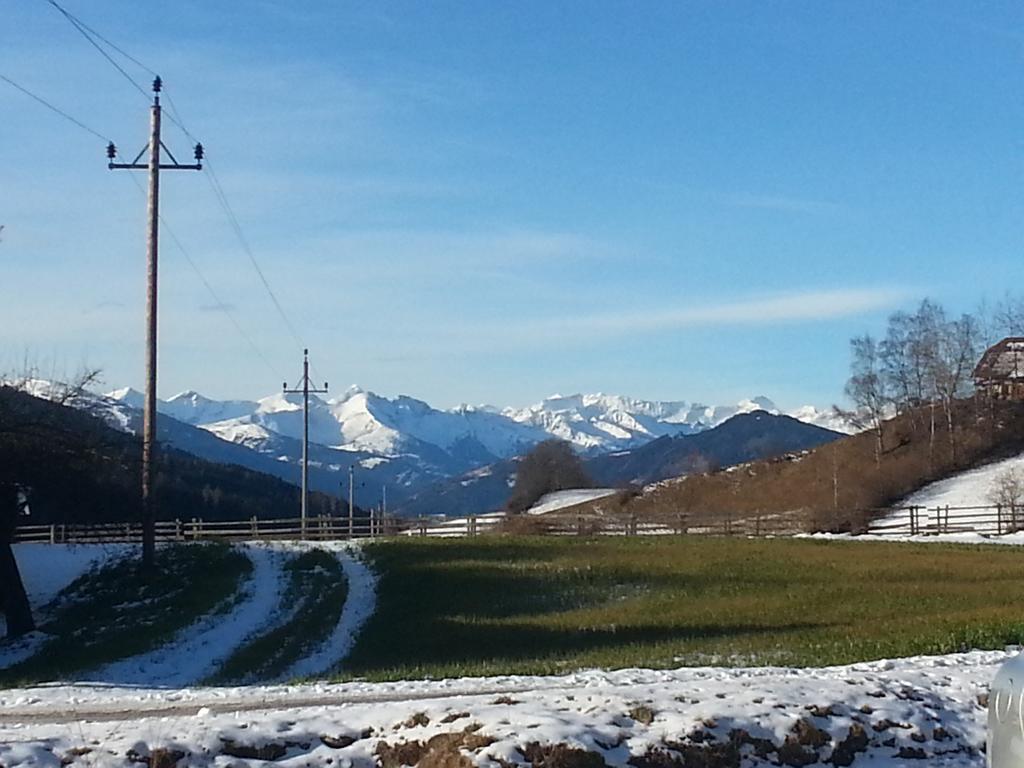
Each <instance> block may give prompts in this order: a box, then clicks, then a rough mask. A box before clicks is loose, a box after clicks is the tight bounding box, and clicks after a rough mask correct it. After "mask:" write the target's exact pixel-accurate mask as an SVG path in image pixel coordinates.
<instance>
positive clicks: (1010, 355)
mask: <svg viewBox="0 0 1024 768" xmlns="http://www.w3.org/2000/svg"><path fill="white" fill-rule="evenodd" d="M974 386H975V387H976V388H977V390H978V392H979V393H981V394H985V395H988V396H989V397H993V398H998V399H1003V400H1024V337H1021V336H1010V337H1008V338H1005V339H1003V340H1002V341H1000V342H999V343H998V344H993V345H992V346H991V347H989V348H988V349H986V350H985V354H984V355H982V356H981V360H980V361H978V365H977V366H976V367H975V369H974Z"/></svg>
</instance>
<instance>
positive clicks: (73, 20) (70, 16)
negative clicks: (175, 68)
mask: <svg viewBox="0 0 1024 768" xmlns="http://www.w3.org/2000/svg"><path fill="white" fill-rule="evenodd" d="M47 2H48V3H50V5H52V6H53V7H54V8H56V9H57V10H58V11H60V12H61V13H62V14H64V16H65V17H67V19H68V21H70V22H71V23H73V24H75V25H77V26H80V27H82V28H83V29H85V30H86V31H87V32H89V33H90V34H91V35H92V36H93V37H97V38H99V39H100V40H101V41H103V42H104V43H106V44H107V45H108V46H109V47H111V48H113V49H114V50H115V51H117V52H118V53H119V54H121V55H122V56H124V57H125V58H126V59H128V61H130V62H131V63H132V64H134V65H135V66H137V67H139V68H140V69H143V70H145V71H146V72H148V73H149V74H150V75H152V76H153V77H159V75H158V74H157V73H156V72H154V71H153V70H152V69H150V68H149V67H147V66H146V65H145V64H143V63H142V62H141V61H139V60H138V59H136V58H135V57H134V56H132V55H131V54H130V53H128V52H127V51H126V50H124V49H123V48H120V47H118V46H117V45H116V44H115V43H112V42H111V41H110V40H109V39H107V38H106V37H104V36H103V35H101V34H100V33H99V32H97V31H96V30H95V29H93V28H92V27H90V26H89V25H88V24H86V23H85V22H84V21H82V20H81V19H80V18H78V17H77V16H75V15H74V14H73V13H71V12H70V11H67V10H65V9H64V8H62V7H61V6H60V5H58V4H57V3H56V2H54V0H47Z"/></svg>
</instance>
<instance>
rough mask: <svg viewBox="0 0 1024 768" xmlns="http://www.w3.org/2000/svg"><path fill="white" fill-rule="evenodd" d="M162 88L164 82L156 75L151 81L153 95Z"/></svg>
mask: <svg viewBox="0 0 1024 768" xmlns="http://www.w3.org/2000/svg"><path fill="white" fill-rule="evenodd" d="M163 87H164V81H163V80H161V79H160V75H157V76H156V77H155V78H154V79H153V93H160V90H161V89H162V88H163Z"/></svg>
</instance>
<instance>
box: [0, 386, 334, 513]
mask: <svg viewBox="0 0 1024 768" xmlns="http://www.w3.org/2000/svg"><path fill="white" fill-rule="evenodd" d="M140 460H141V445H140V443H139V441H138V439H137V438H136V437H134V436H132V435H129V434H125V433H122V432H119V431H117V430H114V429H112V428H110V427H108V426H107V425H106V424H104V423H103V421H102V420H101V419H99V418H96V417H94V416H92V415H90V414H88V413H86V412H83V411H81V410H79V409H76V408H72V407H68V406H66V405H61V404H59V403H55V402H50V401H47V400H43V399H40V398H36V397H33V396H31V395H28V394H26V393H24V392H21V391H18V390H16V389H12V388H10V387H0V481H6V482H17V483H22V484H25V485H28V486H30V487H31V488H32V494H31V509H32V517H31V522H33V523H40V524H42V523H50V522H60V523H64V522H66V523H72V522H92V521H118V520H129V519H137V518H138V515H139V510H138V503H139V501H138V500H139V487H140V484H141V473H140ZM156 491H157V509H158V513H157V514H158V517H159V518H160V519H173V518H191V517H202V518H204V519H241V518H247V517H252V516H253V515H255V516H257V517H261V518H266V517H293V516H297V515H298V502H299V489H298V488H296V487H295V486H293V485H290V484H289V483H286V482H284V481H282V480H279V479H277V478H274V477H270V476H269V475H264V474H261V473H258V472H253V471H251V470H247V469H243V468H241V467H238V466H234V465H228V464H215V463H213V462H209V461H204V460H203V459H199V458H196V457H195V456H192V455H189V454H187V453H183V452H181V451H176V450H170V449H167V450H161V451H159V452H158V454H157V480H156ZM341 508H342V506H341V502H340V500H338V499H332V498H331V497H328V496H326V495H325V494H319V493H313V494H311V497H310V509H311V512H312V513H313V514H320V513H321V512H325V513H326V512H331V511H334V512H340V510H341Z"/></svg>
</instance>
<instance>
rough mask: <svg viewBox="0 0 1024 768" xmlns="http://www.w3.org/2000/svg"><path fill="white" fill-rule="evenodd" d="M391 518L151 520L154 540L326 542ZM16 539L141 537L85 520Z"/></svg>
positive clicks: (133, 527) (35, 529) (25, 531)
mask: <svg viewBox="0 0 1024 768" xmlns="http://www.w3.org/2000/svg"><path fill="white" fill-rule="evenodd" d="M397 530H398V529H397V524H396V521H395V519H394V518H391V517H387V518H377V519H366V518H362V519H356V520H354V521H353V522H352V524H351V525H349V520H348V518H347V517H326V516H322V517H321V516H317V517H309V518H307V519H306V524H305V527H303V524H302V520H301V519H300V518H282V519H271V520H261V519H259V518H255V517H252V518H249V519H248V520H203V519H201V518H192V519H191V520H159V521H157V523H156V540H157V541H198V540H201V539H227V540H231V541H241V540H250V539H267V540H274V539H282V540H284V539H308V540H311V541H331V540H340V539H364V538H370V537H373V536H390V535H393V534H394V533H396V532H397ZM14 541H15V542H17V543H46V544H90V543H94V544H98V543H129V544H131V543H139V542H141V541H142V524H141V523H138V522H125V523H88V524H63V523H54V524H51V525H22V526H19V527H18V529H17V530H16V531H15V533H14Z"/></svg>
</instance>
